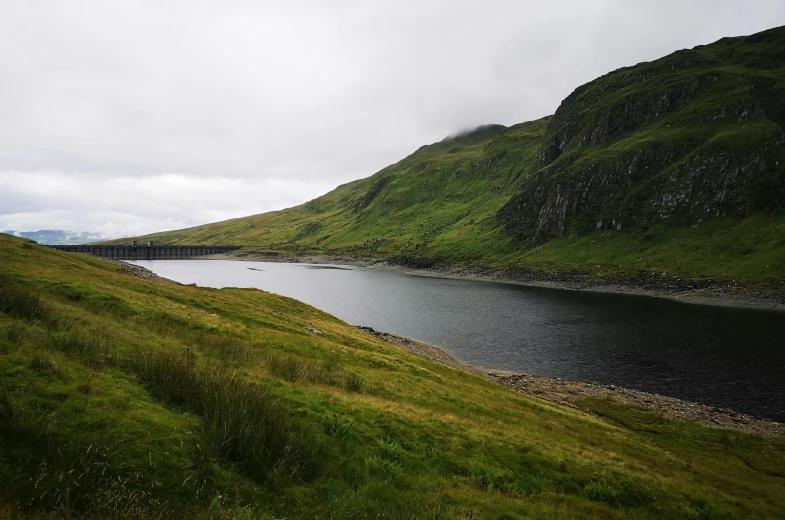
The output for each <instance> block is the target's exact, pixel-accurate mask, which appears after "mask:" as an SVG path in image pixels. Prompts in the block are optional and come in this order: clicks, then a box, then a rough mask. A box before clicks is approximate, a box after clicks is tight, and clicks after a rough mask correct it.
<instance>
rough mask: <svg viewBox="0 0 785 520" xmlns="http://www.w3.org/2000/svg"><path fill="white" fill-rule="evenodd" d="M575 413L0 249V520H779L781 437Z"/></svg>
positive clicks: (285, 319) (206, 298) (55, 258)
mask: <svg viewBox="0 0 785 520" xmlns="http://www.w3.org/2000/svg"><path fill="white" fill-rule="evenodd" d="M553 254H556V252H554V253H553ZM306 327H310V328H312V329H318V330H319V331H321V332H322V333H321V334H316V333H314V332H312V331H311V330H308V329H306ZM583 405H584V407H585V408H586V409H587V410H590V411H593V412H594V413H596V414H598V415H599V416H600V417H604V418H607V420H604V419H598V418H596V417H592V416H590V415H582V414H579V413H576V412H573V411H570V410H566V409H560V408H557V407H554V406H552V405H549V404H546V403H544V402H540V401H537V400H534V399H530V398H527V397H525V396H522V395H520V394H516V393H513V392H511V391H508V390H506V389H504V388H502V387H500V386H496V385H494V384H492V383H490V382H488V381H485V380H483V379H481V378H479V377H476V376H472V375H470V374H467V373H463V372H459V371H456V370H453V369H451V368H448V367H445V366H442V365H438V364H435V363H433V362H431V361H429V360H427V359H424V358H419V357H416V356H413V355H410V354H408V353H405V352H403V351H400V350H398V349H396V348H395V347H393V346H391V345H389V344H387V343H384V342H382V341H379V340H377V339H376V338H374V337H372V336H370V335H368V334H366V333H364V332H362V331H360V330H358V329H356V328H354V327H352V326H350V325H347V324H345V323H343V322H341V321H339V320H337V319H336V318H334V317H332V316H330V315H327V314H325V313H323V312H321V311H319V310H317V309H314V308H312V307H309V306H307V305H304V304H302V303H299V302H297V301H294V300H291V299H288V298H284V297H280V296H276V295H273V294H269V293H265V292H262V291H256V290H247V289H222V290H214V289H204V288H198V287H194V286H181V285H177V284H173V283H166V282H161V281H149V280H142V279H139V278H135V277H133V276H131V275H129V274H127V273H125V272H124V271H123V270H122V269H121V268H120V267H119V266H116V265H115V264H111V263H107V262H104V261H102V260H100V259H97V258H93V257H89V256H84V255H69V254H64V253H60V252H58V251H54V250H50V249H47V248H44V247H41V246H37V245H34V244H31V243H29V242H27V241H25V240H23V239H17V238H13V237H9V236H5V235H0V425H2V426H1V427H0V454H2V456H1V457H0V517H8V518H75V517H84V518H216V519H220V518H227V519H228V518H309V519H310V518H376V517H385V518H434V519H436V518H551V517H554V516H555V517H556V518H566V519H578V518H581V519H588V518H602V519H607V518H628V517H630V518H632V517H634V518H644V519H645V518H683V519H726V518H772V517H776V516H777V515H779V514H781V513H782V511H784V510H785V480H783V478H785V475H783V471H782V468H785V441H783V440H782V439H771V438H761V437H756V436H750V435H745V434H741V433H736V432H727V431H721V430H710V429H706V428H703V427H700V426H697V425H694V424H688V423H681V422H675V421H669V420H666V419H663V418H662V417H659V416H656V415H653V414H651V413H650V412H645V411H641V410H636V409H631V408H625V407H622V406H620V405H619V404H618V403H615V402H612V401H604V400H594V401H592V400H587V401H586V402H584V403H583Z"/></svg>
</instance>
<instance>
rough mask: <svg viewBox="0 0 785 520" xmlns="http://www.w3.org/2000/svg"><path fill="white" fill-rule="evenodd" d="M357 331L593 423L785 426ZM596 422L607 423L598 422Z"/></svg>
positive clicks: (771, 429) (778, 429)
mask: <svg viewBox="0 0 785 520" xmlns="http://www.w3.org/2000/svg"><path fill="white" fill-rule="evenodd" d="M215 256H217V255H215ZM212 259H222V260H225V259H226V258H222V257H221V258H212ZM249 260H251V259H249ZM254 260H255V259H254ZM112 263H117V264H120V265H121V266H122V267H123V268H124V269H125V271H126V272H127V273H128V274H129V275H131V276H136V277H139V278H143V279H149V280H157V281H162V282H168V283H175V284H178V285H182V284H180V283H179V282H176V281H174V280H170V279H169V278H164V277H162V276H158V275H157V274H155V273H154V272H152V271H150V270H149V269H147V268H145V267H142V266H138V265H135V264H130V263H127V262H123V261H112ZM314 263H315V262H314ZM334 263H338V262H334ZM356 328H358V329H360V330H362V331H365V332H366V333H368V334H369V335H371V336H373V337H375V338H377V339H380V340H382V341H385V342H387V343H389V344H391V345H393V346H395V347H398V348H400V349H402V350H405V351H406V352H409V353H411V354H414V355H417V356H420V357H424V358H426V359H429V360H431V361H433V362H435V363H439V364H442V365H445V366H449V367H451V368H454V369H456V370H461V371H463V372H468V373H470V374H473V375H476V376H479V377H482V378H484V379H486V380H488V381H490V382H492V383H495V384H498V385H500V386H503V387H505V388H507V389H509V390H512V391H514V392H518V393H521V394H524V395H526V396H528V397H531V398H534V399H539V400H542V401H544V402H547V403H550V404H554V405H556V406H560V407H565V408H569V409H571V410H573V411H578V412H581V413H588V414H590V415H592V416H593V417H599V416H597V415H596V414H592V413H591V412H589V411H587V410H584V409H582V408H581V406H580V401H581V400H582V399H586V398H602V399H612V400H616V401H619V402H621V403H623V404H625V405H626V406H632V407H637V408H641V409H645V410H649V411H652V412H655V413H659V414H660V415H662V416H663V417H666V418H668V419H674V420H680V421H688V422H694V423H697V424H700V425H702V426H706V427H709V428H721V429H730V430H736V431H741V432H744V433H749V434H755V435H764V436H770V437H785V424H782V423H779V422H777V421H773V420H769V419H759V418H756V417H753V416H751V415H747V414H741V413H738V412H735V411H733V410H731V409H730V408H718V407H714V406H710V405H705V404H700V403H694V402H689V401H684V400H681V399H677V398H675V397H668V396H664V395H660V394H652V393H648V392H643V391H640V390H632V389H628V388H622V387H617V386H616V385H601V384H599V383H582V382H579V381H566V380H563V379H561V378H558V377H556V378H551V377H544V376H534V375H530V374H523V373H518V372H509V371H502V370H494V369H484V368H480V367H476V366H473V365H469V364H468V363H464V362H463V361H461V360H459V359H458V358H456V357H454V356H452V355H450V354H449V353H448V352H447V351H446V350H444V349H442V348H440V347H437V346H435V345H431V344H429V343H425V342H422V341H419V340H416V339H412V338H407V337H405V336H399V335H397V334H389V333H387V332H381V331H376V330H374V329H372V328H370V327H363V326H359V325H358V326H356ZM600 418H601V419H603V420H607V419H604V418H602V417H600Z"/></svg>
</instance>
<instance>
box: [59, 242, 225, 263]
mask: <svg viewBox="0 0 785 520" xmlns="http://www.w3.org/2000/svg"><path fill="white" fill-rule="evenodd" d="M49 247H51V248H52V249H57V250H58V251H65V252H68V253H88V254H91V255H95V256H100V257H102V258H111V259H113V260H181V259H183V258H191V257H194V256H205V255H215V254H218V253H226V252H228V251H234V250H235V249H239V246H156V245H147V246H137V245H127V246H125V245H123V246H99V245H84V246H49Z"/></svg>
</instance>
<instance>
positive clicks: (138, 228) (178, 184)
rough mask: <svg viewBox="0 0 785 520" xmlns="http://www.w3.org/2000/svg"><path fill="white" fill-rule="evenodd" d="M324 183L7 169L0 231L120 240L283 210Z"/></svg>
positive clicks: (2, 175) (1, 186) (0, 194)
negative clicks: (18, 204)
mask: <svg viewBox="0 0 785 520" xmlns="http://www.w3.org/2000/svg"><path fill="white" fill-rule="evenodd" d="M328 187H329V185H328V184H326V183H324V182H304V181H299V180H292V179H282V178H261V179H245V178H234V179H231V178H225V177H196V178H191V177H188V176H185V175H175V174H164V175H155V176H148V177H131V176H116V177H106V176H104V175H101V174H95V173H80V172H62V171H57V170H45V171H34V172H25V173H22V172H19V171H0V207H3V208H7V207H11V206H13V203H14V200H25V201H27V202H26V203H25V204H24V209H22V208H20V209H19V210H18V211H12V212H7V213H6V212H4V213H3V214H0V229H15V230H19V229H21V230H38V229H66V230H68V229H70V230H82V229H89V230H90V231H92V232H95V233H99V234H100V235H101V236H105V237H110V238H115V237H121V236H130V235H136V234H141V233H145V232H149V231H150V230H160V231H163V230H170V229H179V228H183V227H187V226H193V225H197V224H202V223H205V222H215V221H219V220H226V219H229V218H235V217H241V216H246V215H252V214H256V213H262V212H265V211H271V210H275V209H281V208H283V207H288V206H292V205H296V204H298V203H299V202H301V201H303V200H308V199H311V198H314V197H316V196H318V195H319V194H321V193H324V191H326V190H327V189H328Z"/></svg>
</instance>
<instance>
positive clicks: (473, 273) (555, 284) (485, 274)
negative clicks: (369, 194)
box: [194, 252, 785, 312]
mask: <svg viewBox="0 0 785 520" xmlns="http://www.w3.org/2000/svg"><path fill="white" fill-rule="evenodd" d="M194 259H196V260H233V261H241V262H276V263H306V264H333V265H350V266H354V267H364V268H367V269H379V270H387V271H394V272H398V273H401V274H406V275H409V276H425V277H429V278H448V279H455V280H474V281H478V282H492V283H503V284H509V285H520V286H524V287H538V288H544V289H558V290H564V291H586V292H596V293H606V294H626V295H631V296H646V297H650V298H663V299H666V300H671V301H677V302H683V303H689V304H693V305H711V306H715V307H731V308H740V309H757V310H768V311H777V312H785V296H783V295H775V294H767V295H756V294H749V293H747V292H743V291H742V290H740V289H739V288H738V287H734V286H723V285H721V284H720V285H715V286H713V285H707V286H703V287H700V286H695V287H688V286H683V285H679V284H673V283H669V282H668V281H667V280H665V281H663V280H657V279H656V278H653V279H652V280H649V281H648V282H647V284H646V285H640V284H635V283H633V282H628V281H622V280H608V279H603V278H597V277H592V276H589V275H571V274H569V273H532V272H510V271H501V270H493V269H468V268H462V267H436V268H417V267H409V266H403V265H397V264H391V263H389V261H387V260H385V259H381V258H367V259H365V258H358V257H347V256H320V255H277V254H276V255H267V254H248V255H242V256H240V255H237V254H236V253H235V252H231V253H222V254H218V255H208V256H201V257H194ZM658 284H659V285H658Z"/></svg>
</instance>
